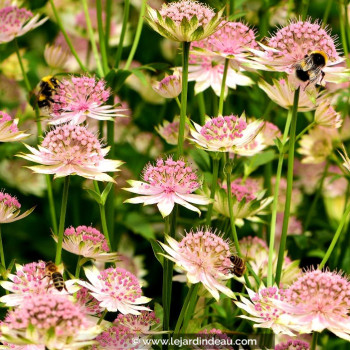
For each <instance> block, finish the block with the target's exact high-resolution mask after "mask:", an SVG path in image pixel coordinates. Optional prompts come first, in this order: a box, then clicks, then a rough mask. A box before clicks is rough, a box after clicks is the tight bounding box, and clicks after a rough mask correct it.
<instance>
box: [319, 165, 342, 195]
mask: <svg viewBox="0 0 350 350" xmlns="http://www.w3.org/2000/svg"><path fill="white" fill-rule="evenodd" d="M343 175H344V174H343V172H342V171H341V169H340V168H339V167H338V166H337V165H334V164H332V165H330V166H329V168H328V172H327V176H326V177H325V179H324V182H323V187H322V195H323V196H324V197H327V198H335V197H343V196H345V194H346V189H347V187H348V181H347V179H346V178H345V177H344V176H343Z"/></svg>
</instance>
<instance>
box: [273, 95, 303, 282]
mask: <svg viewBox="0 0 350 350" xmlns="http://www.w3.org/2000/svg"><path fill="white" fill-rule="evenodd" d="M299 94H300V88H298V89H297V90H296V91H295V93H294V101H293V109H292V122H291V128H290V138H289V150H288V170H287V193H286V204H285V207H284V216H283V225H282V235H281V241H280V247H279V251H278V260H277V267H276V284H277V285H279V283H280V279H281V273H282V266H283V261H284V250H285V247H286V241H287V233H288V224H289V216H290V205H291V202H292V190H293V169H294V150H295V136H296V128H297V116H298V103H299Z"/></svg>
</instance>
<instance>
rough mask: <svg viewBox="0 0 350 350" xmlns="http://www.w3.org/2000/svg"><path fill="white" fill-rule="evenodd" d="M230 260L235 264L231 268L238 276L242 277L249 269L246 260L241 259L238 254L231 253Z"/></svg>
mask: <svg viewBox="0 0 350 350" xmlns="http://www.w3.org/2000/svg"><path fill="white" fill-rule="evenodd" d="M230 260H231V262H232V264H233V267H232V269H231V271H232V273H233V274H235V275H236V276H237V277H242V276H243V275H244V273H245V270H246V269H247V267H246V264H245V261H244V260H243V259H241V258H240V257H239V256H238V255H231V256H230Z"/></svg>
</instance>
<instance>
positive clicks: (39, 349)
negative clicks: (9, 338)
mask: <svg viewBox="0 0 350 350" xmlns="http://www.w3.org/2000/svg"><path fill="white" fill-rule="evenodd" d="M2 344H3V345H4V346H6V347H5V348H3V349H8V350H46V349H47V348H45V345H18V344H13V343H8V342H5V341H2Z"/></svg>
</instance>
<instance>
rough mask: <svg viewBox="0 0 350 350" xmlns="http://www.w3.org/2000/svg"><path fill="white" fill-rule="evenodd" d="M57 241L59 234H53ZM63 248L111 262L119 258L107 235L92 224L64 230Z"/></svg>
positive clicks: (86, 256) (94, 258) (97, 259)
mask: <svg viewBox="0 0 350 350" xmlns="http://www.w3.org/2000/svg"><path fill="white" fill-rule="evenodd" d="M53 237H54V239H55V241H56V242H57V236H55V235H54V236H53ZM62 248H63V249H65V250H67V251H69V252H71V253H73V254H77V255H81V256H83V257H85V258H90V259H93V260H96V261H104V262H111V261H115V260H117V259H118V254H117V253H110V252H109V247H108V244H107V241H106V238H105V236H104V235H103V234H102V233H101V232H100V231H99V230H97V229H95V228H94V227H92V226H78V227H76V228H74V227H69V228H67V229H66V230H65V231H64V234H63V242H62Z"/></svg>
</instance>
